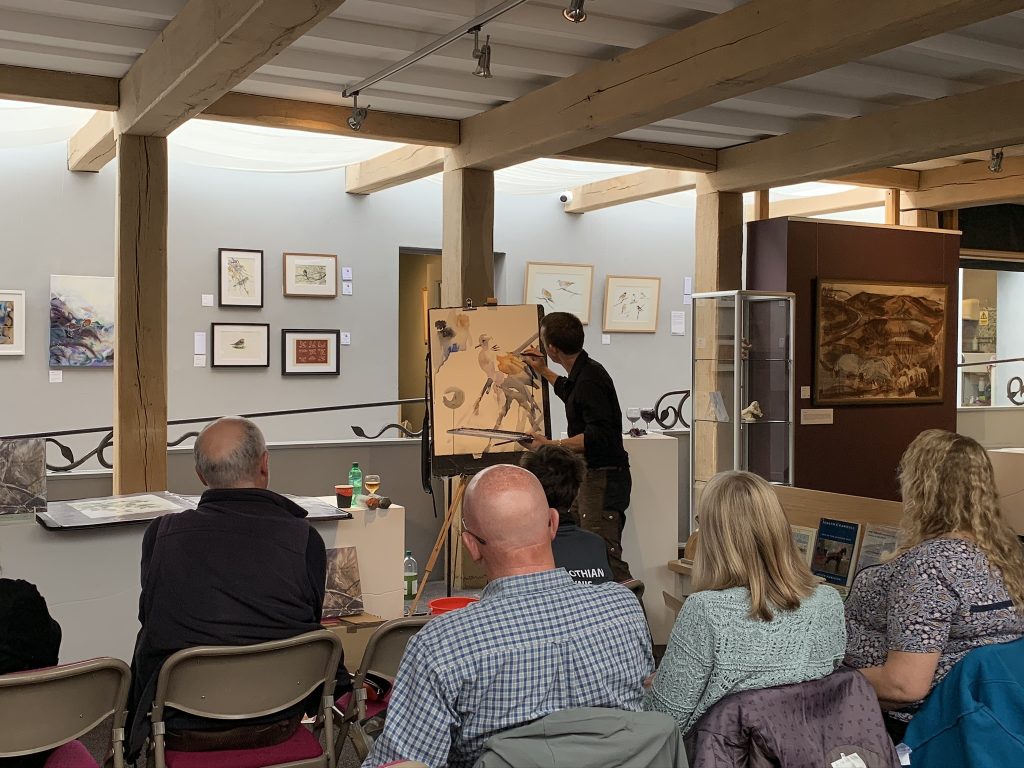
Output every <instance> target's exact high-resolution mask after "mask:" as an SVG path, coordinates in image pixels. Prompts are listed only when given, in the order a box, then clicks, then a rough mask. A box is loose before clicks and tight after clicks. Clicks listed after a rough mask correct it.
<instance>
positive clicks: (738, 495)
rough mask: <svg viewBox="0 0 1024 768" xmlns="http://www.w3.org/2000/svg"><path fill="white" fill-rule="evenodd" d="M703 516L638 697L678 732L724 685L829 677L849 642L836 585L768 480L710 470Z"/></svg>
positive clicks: (727, 689)
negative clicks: (674, 614)
mask: <svg viewBox="0 0 1024 768" xmlns="http://www.w3.org/2000/svg"><path fill="white" fill-rule="evenodd" d="M700 522H701V526H700V537H699V539H698V543H697V553H696V556H695V557H694V561H693V588H694V593H693V594H691V595H690V596H689V597H688V598H687V599H686V602H685V603H684V604H683V610H682V611H681V612H680V614H679V618H678V619H677V620H676V624H675V627H674V628H673V629H672V635H671V637H670V638H669V642H668V647H667V648H666V650H665V656H664V658H663V659H662V662H661V666H660V667H659V668H658V671H657V673H656V674H655V675H654V680H653V683H652V685H651V688H650V690H649V691H648V692H647V694H646V697H645V699H644V709H647V710H656V711H659V712H665V713H667V714H670V715H672V717H674V718H675V720H676V722H677V723H678V724H679V730H680V732H681V733H682V734H683V735H684V736H685V735H686V733H687V732H688V731H689V730H690V729H691V728H693V726H694V725H696V723H697V721H698V720H699V719H700V717H701V715H703V714H704V713H705V712H707V711H708V710H709V709H710V708H711V706H712V705H714V704H715V702H717V701H718V700H719V699H721V698H723V697H725V696H728V695H729V694H730V693H736V692H738V691H747V690H751V689H755V688H770V687H773V686H776V685H787V684H789V683H801V682H804V681H807V680H816V679H818V678H822V677H825V676H826V675H828V674H831V673H832V672H833V671H834V670H835V668H836V666H837V665H838V664H839V662H840V661H841V660H842V658H843V652H844V650H845V648H846V631H845V629H844V627H843V603H842V600H841V599H840V598H839V593H838V592H836V590H835V589H833V588H832V587H829V586H824V585H821V586H816V584H815V579H814V577H813V576H812V575H811V572H810V570H809V569H808V567H807V565H806V563H805V562H804V560H803V559H802V558H801V557H800V554H799V552H798V551H797V548H796V545H795V544H794V543H793V536H792V533H791V532H790V528H789V522H788V521H787V520H786V516H785V514H784V513H783V511H782V506H781V505H780V504H779V500H778V498H777V497H776V496H775V492H774V491H773V490H772V489H771V486H770V485H768V483H767V482H765V481H764V480H763V479H761V478H760V477H758V476H756V475H752V474H750V473H749V472H722V473H720V474H718V475H715V477H713V478H712V479H711V482H709V483H708V484H707V486H706V487H705V488H704V491H703V493H702V494H701V500H700Z"/></svg>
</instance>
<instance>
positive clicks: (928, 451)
mask: <svg viewBox="0 0 1024 768" xmlns="http://www.w3.org/2000/svg"><path fill="white" fill-rule="evenodd" d="M900 492H901V494H902V496H903V521H902V522H903V530H904V540H903V542H902V543H901V547H900V549H898V550H897V552H896V555H895V556H894V557H893V558H892V559H890V560H889V561H888V562H885V563H882V564H881V565H876V566H873V567H870V568H865V569H864V570H863V571H861V572H860V573H859V574H857V577H856V579H855V580H854V582H853V588H852V589H851V591H850V597H849V599H847V601H846V627H847V632H848V635H849V642H848V645H847V649H846V663H847V664H849V665H851V666H854V667H857V668H859V669H860V671H861V672H862V673H863V674H864V676H865V677H866V678H867V679H868V681H869V682H870V683H871V685H872V686H873V687H874V689H875V692H876V693H877V694H878V699H879V701H880V702H881V704H882V708H883V709H885V710H888V711H887V712H886V720H887V725H888V727H889V733H890V735H891V736H892V737H893V741H895V742H897V743H899V742H900V741H902V739H903V732H904V731H905V730H906V725H907V723H908V722H910V719H911V718H912V717H913V715H914V712H915V711H916V710H917V709H918V708H919V707H920V705H921V701H922V699H924V698H925V696H927V695H928V693H929V692H930V691H931V689H932V688H933V687H934V686H935V684H936V683H938V682H939V681H940V680H942V678H943V677H945V676H946V673H947V672H949V670H950V668H951V667H952V666H953V665H954V664H956V663H957V662H958V661H959V660H960V659H962V658H963V657H964V655H965V654H966V653H967V652H968V651H970V650H971V649H972V648H977V647H978V646H982V645H989V644H991V643H1006V642H1010V641H1012V640H1016V639H1018V638H1019V637H1021V636H1022V634H1024V613H1022V608H1024V554H1022V552H1021V545H1020V542H1019V540H1018V539H1017V536H1016V535H1015V534H1014V532H1013V530H1012V529H1011V528H1010V526H1009V525H1007V523H1006V521H1005V520H1004V519H1003V517H1002V515H1001V514H1000V512H999V502H998V498H997V497H996V486H995V477H994V475H993V472H992V464H991V462H990V461H989V458H988V454H986V453H985V449H984V448H982V447H981V446H980V445H979V444H978V443H977V442H975V441H974V440H972V439H971V438H969V437H964V436H963V435H956V434H953V433H952V432H946V431H943V430H940V429H930V430H928V431H926V432H922V433H921V434H920V435H918V436H917V438H916V439H915V440H914V442H912V443H911V444H910V447H909V448H907V451H906V453H904V454H903V458H902V459H901V460H900Z"/></svg>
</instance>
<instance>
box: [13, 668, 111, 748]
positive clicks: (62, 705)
mask: <svg viewBox="0 0 1024 768" xmlns="http://www.w3.org/2000/svg"><path fill="white" fill-rule="evenodd" d="M130 684H131V672H130V670H129V669H128V665H127V664H125V663H124V662H123V661H120V660H119V659H106V658H104V659H92V660H90V661H80V662H78V663H76V664H65V665H64V666H60V667H50V668H48V669H41V670H32V671H29V672H15V673H13V674H9V675H0V723H3V726H2V727H0V761H2V758H8V757H19V756H22V755H31V754H34V753H37V752H45V751H48V750H56V751H55V752H54V754H53V755H51V757H50V761H57V760H61V761H64V762H65V764H68V765H76V766H77V765H82V766H86V765H93V766H94V765H96V762H95V761H94V760H93V759H92V756H91V755H89V753H88V750H86V749H85V747H84V746H82V744H81V742H79V741H77V739H78V737H79V736H81V735H82V734H85V733H88V732H89V731H91V730H92V729H93V728H95V727H96V726H97V725H99V724H100V723H102V722H103V721H104V720H106V719H107V718H108V717H111V716H113V718H114V727H113V730H112V733H111V742H112V745H113V760H114V768H124V751H123V744H122V742H123V741H124V725H125V720H126V719H127V717H128V713H127V709H126V706H127V702H128V690H129V687H130Z"/></svg>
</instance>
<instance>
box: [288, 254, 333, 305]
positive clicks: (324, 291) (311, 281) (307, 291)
mask: <svg viewBox="0 0 1024 768" xmlns="http://www.w3.org/2000/svg"><path fill="white" fill-rule="evenodd" d="M282 284H283V285H284V295H285V296H304V297H312V298H319V299H333V298H334V297H335V296H337V295H338V257H337V256H335V255H333V254H330V253H286V254H284V280H283V281H282Z"/></svg>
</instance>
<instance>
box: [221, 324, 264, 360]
mask: <svg viewBox="0 0 1024 768" xmlns="http://www.w3.org/2000/svg"><path fill="white" fill-rule="evenodd" d="M210 340H211V341H210V343H211V358H212V366H213V367H214V368H269V367H270V325H269V324H267V323H210Z"/></svg>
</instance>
